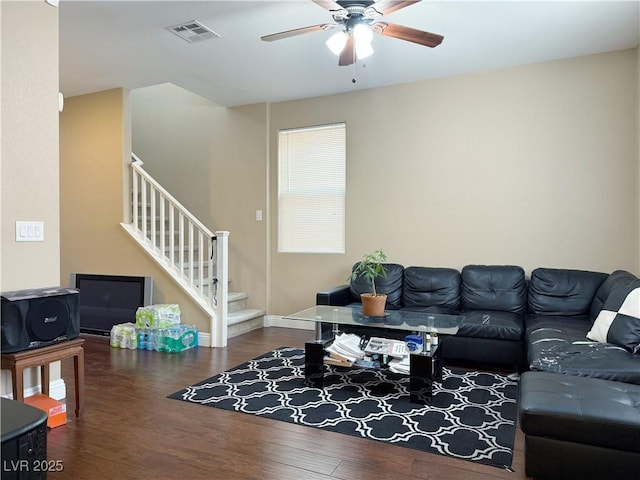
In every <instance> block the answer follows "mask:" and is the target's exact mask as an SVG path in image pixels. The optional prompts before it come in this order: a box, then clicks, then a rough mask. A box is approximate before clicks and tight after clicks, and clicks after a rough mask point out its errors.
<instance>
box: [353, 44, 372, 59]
mask: <svg viewBox="0 0 640 480" xmlns="http://www.w3.org/2000/svg"><path fill="white" fill-rule="evenodd" d="M372 54H373V47H372V46H371V44H370V43H366V42H358V41H356V58H357V59H358V60H362V59H363V58H367V57H369V56H371V55H372Z"/></svg>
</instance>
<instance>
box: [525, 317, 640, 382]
mask: <svg viewBox="0 0 640 480" xmlns="http://www.w3.org/2000/svg"><path fill="white" fill-rule="evenodd" d="M525 322H526V331H525V345H526V349H527V362H528V365H529V369H530V370H533V371H542V372H553V373H563V374H569V375H577V376H583V377H594V378H601V379H605V380H616V381H620V382H628V383H635V384H640V355H633V354H632V353H631V352H629V351H627V350H625V349H624V348H622V347H619V346H617V345H613V344H610V343H598V342H594V341H591V340H589V339H588V338H587V331H588V330H589V326H590V321H589V317H588V316H586V315H585V316H582V317H561V316H549V315H532V316H527V317H526V320H525Z"/></svg>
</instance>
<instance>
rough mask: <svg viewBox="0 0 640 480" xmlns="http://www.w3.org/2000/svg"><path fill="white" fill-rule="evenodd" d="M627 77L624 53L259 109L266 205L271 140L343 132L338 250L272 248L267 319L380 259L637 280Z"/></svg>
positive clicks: (632, 83)
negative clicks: (288, 134) (343, 223)
mask: <svg viewBox="0 0 640 480" xmlns="http://www.w3.org/2000/svg"><path fill="white" fill-rule="evenodd" d="M636 63H637V53H636V50H635V49H634V50H626V51H620V52H614V53H609V54H602V55H594V56H588V57H582V58H575V59H569V60H563V61H556V62H548V63H541V64H537V65H530V66H524V67H518V68H511V69H507V70H501V71H494V72H487V73H477V74H470V75H461V76H457V77H451V78H442V79H436V80H429V81H425V82H419V83H413V84H406V85H400V86H394V87H389V88H382V89H375V90H369V91H360V92H354V93H349V94H343V95H334V96H330V97H323V98H315V99H308V100H301V101H292V102H285V103H279V104H274V105H272V106H271V116H270V122H271V129H270V134H271V160H270V161H271V191H272V192H275V191H276V175H275V173H276V165H277V154H276V135H277V131H278V129H280V128H289V127H297V126H303V125H315V124H322V123H328V122H336V121H346V123H347V247H346V255H301V254H279V253H276V251H275V247H274V248H273V249H272V250H271V263H272V269H271V295H272V297H271V298H272V304H271V307H272V308H271V311H270V313H272V314H286V313H288V312H291V311H294V310H296V309H299V308H303V307H305V306H308V305H310V304H313V303H314V301H315V292H316V291H317V290H319V289H322V288H326V287H329V286H331V285H335V284H338V283H345V278H346V276H347V274H348V271H349V268H350V265H351V264H352V263H353V262H355V261H357V260H359V259H360V257H361V256H362V255H363V254H364V253H367V252H369V251H371V250H373V249H376V248H380V247H381V248H383V249H384V250H385V252H386V253H387V254H388V257H389V260H390V261H392V262H397V263H401V264H404V265H407V266H408V265H429V266H448V267H456V268H460V267H462V266H464V265H465V264H469V263H487V264H518V265H521V266H523V267H524V268H525V270H527V271H530V270H531V269H533V268H535V267H538V266H549V267H559V268H565V267H566V268H581V269H593V270H600V271H611V270H613V269H616V268H625V269H629V270H631V271H634V272H635V273H636V274H637V273H639V270H640V269H639V253H638V180H637V179H638V152H637V148H638V128H637V123H636V120H637V108H638V103H637V100H636V94H637V93H636V92H637V85H636V69H637V66H636ZM276 208H277V205H276V198H275V195H271V209H272V215H271V232H272V233H271V235H272V238H271V240H272V242H273V244H274V246H275V245H276V237H275V232H277V229H276V224H275V221H276V218H277V215H276ZM367 214H370V215H367Z"/></svg>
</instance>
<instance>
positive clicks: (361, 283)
mask: <svg viewBox="0 0 640 480" xmlns="http://www.w3.org/2000/svg"><path fill="white" fill-rule="evenodd" d="M358 263H359V262H358ZM357 265H358V264H357V263H355V264H354V265H353V268H352V269H351V271H352V272H353V271H354V270H355V269H356V267H357ZM384 265H385V267H386V269H387V276H386V277H384V278H382V277H378V278H376V292H377V293H385V294H386V295H387V306H386V307H385V308H386V309H387V310H398V309H400V307H401V306H402V277H403V273H404V267H403V266H402V265H398V264H397V263H385V264H384ZM350 289H351V295H353V296H354V297H355V299H356V300H357V301H360V294H362V293H371V282H369V281H368V280H366V279H365V278H364V277H363V276H362V275H361V276H359V277H357V278H356V279H355V280H352V281H351V283H350Z"/></svg>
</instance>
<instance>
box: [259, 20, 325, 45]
mask: <svg viewBox="0 0 640 480" xmlns="http://www.w3.org/2000/svg"><path fill="white" fill-rule="evenodd" d="M337 26H338V24H336V23H322V24H320V25H311V26H309V27H302V28H294V29H293V30H287V31H285V32H279V33H272V34H271V35H264V36H263V37H260V39H261V40H264V41H265V42H273V41H274V40H280V39H282V38H288V37H294V36H296V35H302V34H303V33H311V32H319V31H322V30H329V29H331V28H334V27H337Z"/></svg>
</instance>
